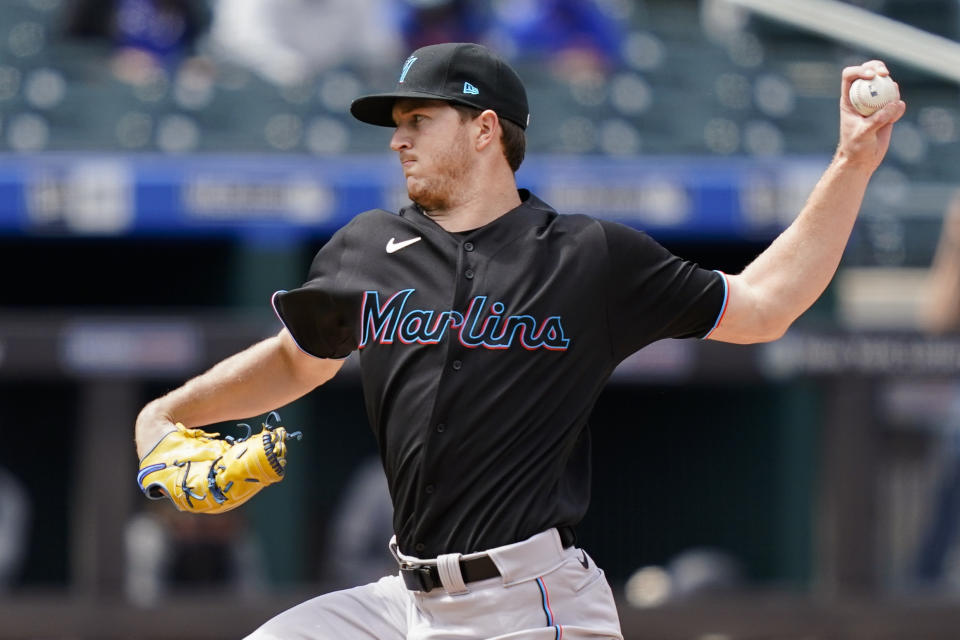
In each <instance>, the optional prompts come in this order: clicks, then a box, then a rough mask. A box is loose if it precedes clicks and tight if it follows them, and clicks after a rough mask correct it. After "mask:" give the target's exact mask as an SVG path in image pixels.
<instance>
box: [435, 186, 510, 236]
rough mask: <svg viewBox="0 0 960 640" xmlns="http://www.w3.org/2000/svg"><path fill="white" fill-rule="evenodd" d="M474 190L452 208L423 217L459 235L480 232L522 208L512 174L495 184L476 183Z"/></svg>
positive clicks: (470, 190)
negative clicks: (498, 219)
mask: <svg viewBox="0 0 960 640" xmlns="http://www.w3.org/2000/svg"><path fill="white" fill-rule="evenodd" d="M471 186H472V188H469V189H466V190H464V191H463V192H461V194H460V197H458V198H457V199H456V201H455V202H453V203H452V204H451V205H450V206H448V207H445V208H442V209H434V210H426V209H425V210H424V213H425V214H426V215H427V216H429V217H430V219H432V220H433V221H434V222H436V223H437V224H438V225H440V226H441V227H442V228H443V229H444V230H446V231H449V232H451V233H458V232H460V231H470V230H471V229H478V228H480V227H482V226H484V225H486V224H489V223H491V222H493V221H494V220H496V219H497V218H499V217H500V216H502V215H503V214H505V213H507V212H508V211H511V210H513V209H516V208H517V207H519V206H520V202H521V201H520V194H519V193H518V192H517V183H516V181H515V179H514V177H513V173H512V172H511V173H510V175H509V178H504V179H500V180H498V181H496V182H495V183H493V184H491V183H486V184H484V183H483V182H481V181H477V182H474V184H473V185H471Z"/></svg>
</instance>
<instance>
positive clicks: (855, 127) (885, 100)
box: [838, 60, 906, 169]
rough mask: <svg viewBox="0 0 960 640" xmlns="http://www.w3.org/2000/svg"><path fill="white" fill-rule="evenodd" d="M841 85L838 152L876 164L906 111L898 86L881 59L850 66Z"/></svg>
mask: <svg viewBox="0 0 960 640" xmlns="http://www.w3.org/2000/svg"><path fill="white" fill-rule="evenodd" d="M864 81H865V83H864ZM841 86H842V89H841V92H840V144H839V148H838V153H840V154H842V155H844V156H846V157H847V158H848V159H849V160H851V161H853V162H856V163H858V164H863V165H865V166H867V167H869V168H871V169H873V168H876V167H877V166H878V165H879V164H880V162H882V161H883V157H884V155H886V153H887V149H888V148H889V146H890V135H891V133H892V131H893V123H895V122H896V121H897V120H899V119H900V118H901V117H902V116H903V114H904V112H905V111H906V104H905V103H904V102H903V100H901V99H900V89H899V86H898V85H897V83H896V82H893V80H892V79H891V78H890V71H889V70H888V69H887V66H886V65H885V64H884V63H883V62H882V61H880V60H870V61H868V62H865V63H863V64H861V65H858V66H853V67H847V68H846V69H844V70H843V76H842V85H841Z"/></svg>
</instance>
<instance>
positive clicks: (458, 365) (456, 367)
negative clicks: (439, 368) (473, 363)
mask: <svg viewBox="0 0 960 640" xmlns="http://www.w3.org/2000/svg"><path fill="white" fill-rule="evenodd" d="M450 366H451V367H453V370H454V371H460V369H462V368H463V363H462V362H460V361H459V360H454V361H453V362H451V363H450Z"/></svg>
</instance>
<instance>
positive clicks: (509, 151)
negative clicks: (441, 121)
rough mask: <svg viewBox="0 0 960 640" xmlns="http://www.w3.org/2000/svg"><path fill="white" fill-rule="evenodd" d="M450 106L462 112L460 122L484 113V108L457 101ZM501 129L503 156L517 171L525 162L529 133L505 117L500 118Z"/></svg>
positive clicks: (511, 168) (511, 167)
mask: <svg viewBox="0 0 960 640" xmlns="http://www.w3.org/2000/svg"><path fill="white" fill-rule="evenodd" d="M450 106H451V107H453V108H454V109H456V110H457V113H459V114H460V122H466V121H467V120H473V119H474V118H476V117H478V116H479V115H480V114H481V113H483V110H482V109H477V108H476V107H471V106H469V105H465V104H458V103H456V102H451V103H450ZM500 131H501V134H500V145H501V146H502V147H503V156H504V157H505V158H506V159H507V164H509V165H510V170H511V171H513V172H514V173H516V172H517V169H519V168H520V165H521V164H522V163H523V157H524V155H526V153H527V135H526V134H525V133H524V131H523V128H522V127H520V125H518V124H517V123H515V122H513V121H511V120H507V119H505V118H500Z"/></svg>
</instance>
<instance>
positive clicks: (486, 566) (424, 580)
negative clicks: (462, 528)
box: [400, 527, 577, 593]
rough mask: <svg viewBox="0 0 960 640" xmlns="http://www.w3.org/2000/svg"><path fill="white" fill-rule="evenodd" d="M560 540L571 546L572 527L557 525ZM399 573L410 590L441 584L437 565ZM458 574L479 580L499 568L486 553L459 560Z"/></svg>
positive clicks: (573, 538)
mask: <svg viewBox="0 0 960 640" xmlns="http://www.w3.org/2000/svg"><path fill="white" fill-rule="evenodd" d="M557 531H558V532H559V533H560V542H561V543H563V548H564V549H566V548H567V547H572V546H573V545H574V544H575V543H576V541H577V534H576V533H575V532H574V530H573V527H559V528H558V529H557ZM400 575H401V576H402V577H403V583H404V584H405V585H406V586H407V589H409V590H410V591H423V592H424V593H426V592H428V591H433V590H434V589H439V588H440V587H442V586H443V583H442V582H441V581H440V571H439V569H437V565H435V564H431V565H421V566H419V567H403V566H401V567H400ZM460 575H461V576H463V581H464V583H470V582H479V581H480V580H487V579H489V578H497V577H499V576H500V570H499V569H497V565H496V564H494V562H493V559H492V558H491V557H490V556H488V555H482V556H479V557H477V558H471V559H470V560H461V561H460Z"/></svg>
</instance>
